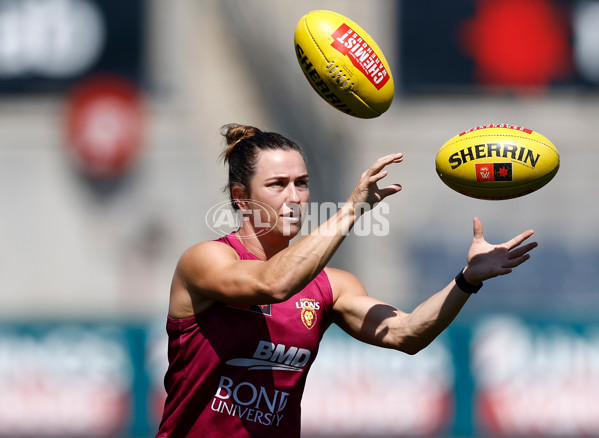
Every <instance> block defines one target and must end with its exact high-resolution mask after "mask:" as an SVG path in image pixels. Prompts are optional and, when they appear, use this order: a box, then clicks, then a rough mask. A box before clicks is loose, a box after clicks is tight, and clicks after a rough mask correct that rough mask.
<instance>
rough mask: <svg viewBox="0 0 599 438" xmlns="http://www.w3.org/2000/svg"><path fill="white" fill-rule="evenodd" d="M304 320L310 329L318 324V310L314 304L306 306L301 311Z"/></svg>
mask: <svg viewBox="0 0 599 438" xmlns="http://www.w3.org/2000/svg"><path fill="white" fill-rule="evenodd" d="M301 318H302V322H303V323H304V325H305V326H306V327H307V328H308V330H310V329H311V328H312V327H314V324H316V310H314V307H312V306H309V305H308V306H306V307H304V308H303V309H302V313H301Z"/></svg>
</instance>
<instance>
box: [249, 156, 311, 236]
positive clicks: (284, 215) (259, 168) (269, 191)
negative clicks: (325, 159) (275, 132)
mask: <svg viewBox="0 0 599 438" xmlns="http://www.w3.org/2000/svg"><path fill="white" fill-rule="evenodd" d="M259 154H260V155H259V156H258V161H257V163H256V173H255V174H254V177H253V179H252V181H251V182H250V191H251V193H250V196H251V201H253V203H252V205H253V206H254V207H256V206H261V205H262V206H263V207H264V208H258V210H259V211H260V213H259V215H258V214H256V213H254V214H253V215H252V217H251V219H250V218H248V220H252V221H253V222H254V223H253V225H254V228H255V232H256V234H258V235H259V230H258V228H261V227H268V229H269V230H270V231H269V232H274V231H276V232H277V233H280V234H282V235H284V236H291V237H293V236H295V235H297V234H298V233H299V231H300V229H301V226H302V220H303V218H304V213H305V208H306V206H307V204H308V199H309V197H310V190H309V189H308V171H307V169H306V163H305V162H304V158H303V157H302V155H301V154H300V153H299V152H297V151H293V150H291V151H283V150H267V151H261V152H260V153H259ZM250 208H252V207H250ZM258 216H259V219H258ZM258 221H259V222H260V223H259V224H258V223H257V222H258Z"/></svg>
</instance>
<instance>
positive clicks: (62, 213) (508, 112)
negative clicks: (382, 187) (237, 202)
mask: <svg viewBox="0 0 599 438" xmlns="http://www.w3.org/2000/svg"><path fill="white" fill-rule="evenodd" d="M313 9H330V10H334V11H336V12H339V13H342V14H344V15H347V16H348V17H350V18H352V19H353V20H355V21H357V22H358V23H359V24H360V25H361V26H362V27H363V28H365V29H366V30H367V31H368V32H369V33H370V34H371V36H373V37H374V39H375V40H376V41H377V42H378V44H379V46H381V48H382V50H383V51H384V53H385V55H386V57H387V59H388V61H389V63H390V64H391V68H392V71H393V74H394V79H395V83H396V96H395V101H394V103H393V105H392V107H391V109H390V110H389V111H388V112H387V113H385V114H384V115H383V116H381V117H379V118H377V119H373V120H359V119H354V118H351V117H349V116H346V115H344V114H342V113H339V112H337V111H336V110H334V109H333V108H332V107H330V106H328V105H327V104H326V103H325V102H324V101H322V100H321V99H320V98H319V97H318V96H317V95H316V93H314V92H313V91H312V90H311V89H310V86H309V85H308V82H307V81H306V80H305V79H304V77H303V76H302V73H301V70H300V68H299V66H298V65H297V61H296V59H295V53H294V50H293V32H294V29H295V26H296V24H297V22H298V20H299V19H300V17H301V16H302V15H304V14H305V13H306V12H308V11H310V10H313ZM597 29H599V1H596V0H459V1H456V2H444V1H443V0H421V1H420V2H408V1H366V0H360V1H357V0H356V1H352V2H346V1H340V0H339V1H335V0H325V1H315V0H309V1H302V2H279V1H275V0H270V1H268V0H252V1H247V0H201V1H200V0H171V1H168V2H166V1H160V0H127V1H126V2H122V1H118V0H0V139H1V141H0V178H1V179H2V184H1V185H0V200H1V205H2V213H1V214H0V225H1V226H0V242H1V243H0V436H6V437H15V438H16V437H24V436H28V437H31V436H35V437H40V436H56V437H84V436H93V437H105V436H121V437H152V436H154V434H155V432H156V425H157V422H158V418H159V415H160V414H161V408H162V405H161V404H162V400H163V396H164V393H163V391H164V390H163V387H162V377H163V374H164V371H165V369H166V339H165V315H166V310H167V303H168V290H169V284H170V279H171V275H172V271H173V268H174V266H175V263H176V261H177V258H178V257H179V255H180V254H181V252H182V251H183V250H184V249H185V248H187V247H188V246H190V245H191V244H193V243H195V242H197V241H201V240H207V239H213V238H216V237H218V236H217V235H215V234H214V232H213V231H212V230H211V229H210V227H209V226H208V224H207V223H206V220H205V216H206V213H207V211H208V210H209V209H210V208H211V207H213V206H214V205H216V204H217V203H219V202H222V201H224V200H226V196H225V194H223V192H222V190H221V187H222V186H223V185H224V184H225V177H226V175H225V172H224V167H223V166H222V164H221V163H220V162H219V160H218V155H219V153H220V150H221V147H222V143H221V137H220V135H219V127H220V126H222V125H224V124H226V123H230V122H239V123H244V124H253V125H256V126H259V127H261V128H264V129H267V130H274V131H278V132H281V133H283V134H285V135H287V136H289V137H291V138H293V139H295V140H297V141H298V142H300V143H301V144H303V145H304V147H305V148H306V149H307V153H308V155H309V159H310V170H311V173H312V175H311V180H312V182H311V186H312V196H313V199H312V200H313V201H315V202H325V201H333V202H342V201H344V200H345V199H346V197H347V196H348V194H349V192H350V190H351V189H352V188H353V185H354V183H355V181H356V179H357V177H358V175H359V174H360V173H361V172H362V171H363V170H364V168H365V167H367V166H368V165H369V164H370V163H371V162H372V161H373V160H374V159H376V158H377V157H379V156H381V155H383V154H387V153H389V152H395V151H401V152H403V153H404V155H405V162H404V163H403V164H402V165H400V166H397V167H396V168H395V169H393V171H392V172H391V175H390V176H389V177H388V178H387V179H388V180H390V181H398V182H400V183H401V184H402V185H403V187H404V190H403V191H402V193H401V194H399V195H397V196H396V197H394V198H392V199H390V200H389V201H388V203H387V204H388V210H386V211H385V212H383V213H384V214H383V213H382V215H383V216H384V217H385V218H386V220H388V223H389V228H390V230H391V231H390V233H389V234H388V235H372V234H370V235H366V236H360V235H356V233H354V235H352V236H351V237H349V238H348V239H347V240H346V241H345V242H344V244H343V245H342V247H341V249H340V250H339V252H338V254H337V255H336V257H335V259H334V260H333V263H332V264H333V265H334V266H337V267H341V268H345V269H349V270H351V271H352V272H354V273H355V274H356V275H357V276H358V277H359V278H360V279H361V280H362V281H363V282H364V284H365V285H366V286H367V288H368V290H369V291H370V293H371V294H372V295H374V296H376V297H378V298H380V299H383V300H387V301H389V302H391V303H393V304H395V305H397V306H399V307H400V308H402V309H404V310H411V309H412V308H413V307H414V306H415V305H417V304H418V303H419V302H420V301H422V300H424V299H425V298H427V297H428V296H430V295H431V294H432V293H433V292H435V291H436V290H438V289H439V288H441V287H442V286H444V285H445V284H446V283H447V282H448V281H449V280H450V279H451V278H452V277H453V276H454V275H455V274H456V273H457V271H458V270H459V269H460V268H461V267H462V266H463V264H464V262H465V256H466V251H467V249H468V247H469V244H470V240H471V227H472V218H473V217H474V216H480V217H481V219H482V221H483V224H484V226H485V236H486V238H487V240H489V241H491V242H494V243H498V242H502V241H504V240H505V239H507V238H510V237H512V236H513V235H515V234H517V233H519V232H521V231H524V230H525V229H528V228H534V229H535V230H536V240H537V241H538V242H539V243H540V246H539V247H538V248H537V249H536V250H535V251H534V254H533V258H532V259H531V260H530V261H529V262H528V263H527V264H526V265H525V266H524V267H522V268H521V269H519V270H518V271H517V272H515V273H513V274H512V275H510V276H509V277H504V278H497V279H494V280H492V281H489V282H488V284H486V285H485V288H484V289H483V290H482V291H481V293H479V294H478V295H477V296H475V297H473V299H471V300H470V302H469V303H468V305H467V306H466V308H465V309H464V311H463V313H462V314H461V315H460V316H459V317H458V319H457V320H456V322H455V323H454V324H453V325H452V326H451V327H450V328H449V329H448V330H447V331H446V332H445V333H444V334H443V335H442V336H441V337H440V338H439V339H438V340H437V341H435V342H434V343H433V344H432V345H431V346H430V347H429V348H428V349H426V350H425V351H423V352H421V353H419V354H418V355H416V356H406V355H402V354H400V353H396V352H392V351H387V350H381V349H376V348H373V347H370V346H366V345H363V344H360V343H358V342H357V341H353V340H350V339H348V337H347V336H345V335H344V334H343V333H341V332H339V331H338V330H334V329H331V331H330V333H327V335H326V336H325V339H324V341H323V345H322V347H321V351H320V354H319V357H318V359H317V360H316V363H315V365H314V367H313V369H312V371H311V375H310V376H309V378H308V384H307V389H306V394H305V397H304V403H303V423H304V424H303V432H304V435H305V436H307V437H308V436H345V437H349V436H359V437H367V436H466V437H467V436H488V435H493V436H579V435H584V436H596V435H599V322H598V321H597V317H596V314H597V309H598V308H599V307H598V304H599V300H598V298H597V289H598V286H597V285H598V284H599V233H598V232H597V231H598V228H599V208H598V207H597V203H596V200H597V193H598V192H599V182H598V179H597V178H596V177H595V173H597V172H596V168H597V163H599V152H597V147H598V145H597V125H598V123H599V33H598V31H597ZM487 123H511V124H516V125H521V126H525V127H527V128H530V129H533V130H536V131H539V132H540V133H542V134H544V135H545V136H547V137H548V138H549V139H551V140H552V141H553V142H554V144H555V145H556V146H557V148H558V150H559V151H560V153H561V163H562V166H561V169H560V171H559V172H558V174H557V176H556V177H555V179H554V180H553V181H552V182H550V184H549V185H548V186H546V187H544V188H543V189H541V190H540V191H538V192H536V193H533V194H530V195H528V196H526V197H523V198H519V199H515V200H509V201H495V202H491V201H481V200H475V199H470V198H466V197H464V196H461V195H459V194H457V193H455V192H453V191H451V190H450V189H449V188H447V187H445V186H444V185H443V184H442V182H441V181H440V180H439V179H438V177H437V175H436V174H435V170H434V158H435V155H436V152H437V150H438V149H439V147H440V146H441V145H442V144H443V143H444V142H445V141H446V140H447V139H449V138H450V137H452V136H453V135H455V134H457V133H459V132H462V131H464V130H466V129H469V128H472V127H474V126H477V125H482V124H487ZM366 234H368V233H366Z"/></svg>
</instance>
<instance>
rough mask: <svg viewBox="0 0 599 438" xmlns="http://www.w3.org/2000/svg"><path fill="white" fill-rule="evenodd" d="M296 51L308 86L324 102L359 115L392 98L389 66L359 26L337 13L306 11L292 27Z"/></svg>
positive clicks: (378, 110)
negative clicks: (310, 86) (294, 26)
mask: <svg viewBox="0 0 599 438" xmlns="http://www.w3.org/2000/svg"><path fill="white" fill-rule="evenodd" d="M294 42H295V53H296V55H297V60H298V62H299V64H300V67H301V68H302V71H303V72H304V74H305V76H306V78H307V79H308V82H310V85H312V87H313V88H314V90H316V92H317V93H318V94H319V95H320V96H321V97H322V98H323V99H324V100H325V101H327V102H328V103H329V104H331V105H332V106H333V107H335V108H337V109H338V110H339V111H342V112H344V113H346V114H349V115H351V116H354V117H359V118H363V119H371V118H374V117H378V116H380V115H381V114H383V113H384V112H385V111H387V110H388V109H389V107H390V106H391V102H392V101H393V95H394V85H393V77H392V76H391V69H390V68H389V64H388V63H387V60H386V59H385V57H384V55H383V52H382V51H381V49H380V48H379V46H378V45H377V44H376V42H375V41H374V40H373V39H372V38H371V37H370V35H368V34H367V33H366V31H365V30H364V29H362V28H361V27H360V26H358V25H357V24H356V23H355V22H353V21H352V20H350V19H349V18H347V17H344V16H343V15H341V14H338V13H336V12H332V11H311V12H309V13H307V14H306V15H304V16H303V17H302V18H301V19H300V21H299V23H298V25H297V27H296V29H295V37H294Z"/></svg>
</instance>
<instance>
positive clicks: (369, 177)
mask: <svg viewBox="0 0 599 438" xmlns="http://www.w3.org/2000/svg"><path fill="white" fill-rule="evenodd" d="M402 161H403V154H401V153H397V154H390V155H386V156H384V157H381V158H379V159H378V160H376V161H375V162H374V163H373V164H372V166H370V167H369V168H368V169H367V170H366V171H364V172H363V173H362V175H361V176H360V179H359V181H358V184H356V187H355V188H354V191H353V192H352V194H351V196H350V197H349V200H348V201H349V202H351V203H352V204H353V205H354V206H356V207H361V206H364V205H365V204H368V206H369V208H372V207H374V206H375V205H376V204H377V203H379V202H381V201H382V200H383V199H385V198H386V197H387V196H389V195H393V194H395V193H397V192H399V191H400V190H401V185H399V184H392V185H389V186H387V187H384V188H379V187H378V185H377V183H378V182H379V181H380V180H381V179H383V178H384V177H386V176H387V174H388V172H387V171H386V170H383V169H384V168H385V167H386V166H388V165H390V164H392V163H401V162H402Z"/></svg>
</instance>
